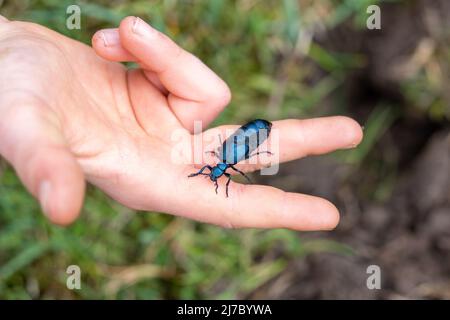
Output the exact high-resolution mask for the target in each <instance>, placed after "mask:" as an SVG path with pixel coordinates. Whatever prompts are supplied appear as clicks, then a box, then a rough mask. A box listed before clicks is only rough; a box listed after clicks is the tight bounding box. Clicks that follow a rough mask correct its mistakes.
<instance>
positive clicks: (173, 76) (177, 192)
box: [0, 16, 362, 230]
mask: <svg viewBox="0 0 450 320" xmlns="http://www.w3.org/2000/svg"><path fill="white" fill-rule="evenodd" d="M118 61H136V62H138V63H139V65H140V68H139V69H134V70H127V69H126V68H125V67H124V66H123V65H121V64H120V63H118ZM0 70H1V72H0V154H1V155H2V156H3V157H4V158H5V159H6V160H7V161H8V162H10V163H11V164H12V166H13V167H14V169H15V170H16V172H17V174H18V176H19V177H20V179H21V181H22V182H23V183H24V185H25V186H26V187H27V189H28V190H29V191H30V193H31V194H32V195H33V196H35V197H36V198H37V199H38V200H39V201H40V203H41V206H42V208H43V212H44V213H45V214H46V216H47V217H48V218H49V220H50V221H51V222H53V223H56V224H59V225H68V224H70V223H72V222H73V221H74V220H75V219H76V218H77V217H78V215H79V213H80V210H81V207H82V204H83V197H84V192H85V184H86V181H87V182H89V183H91V184H93V185H95V186H97V187H98V188H100V189H102V190H103V191H104V192H106V193H107V194H108V195H109V196H111V197H112V198H113V199H115V200H117V201H118V202H120V203H122V204H123V205H125V206H128V207H130V208H134V209H139V210H146V211H159V212H165V213H169V214H173V215H177V216H182V217H186V218H190V219H194V220H197V221H201V222H206V223H211V224H216V225H220V226H223V227H257V228H289V229H295V230H329V229H333V228H334V227H335V226H336V225H337V223H338V221H339V213H338V210H337V209H336V207H335V206H334V205H333V204H331V203H330V202H329V201H327V200H325V199H321V198H318V197H314V196H310V195H304V194H298V193H289V192H284V191H282V190H279V189H276V188H273V187H270V186H262V185H250V184H241V183H237V182H234V181H232V182H231V183H230V186H229V193H230V197H229V198H226V197H225V194H224V190H225V189H224V188H225V182H226V180H227V179H226V178H221V179H219V188H220V189H219V190H222V192H219V194H218V195H216V193H215V191H214V186H213V184H212V182H211V181H209V179H203V178H202V177H197V178H187V176H188V175H189V174H190V173H193V172H196V171H198V167H200V165H197V166H194V165H192V164H176V163H173V162H172V161H170V159H171V150H172V148H173V141H171V134H172V133H173V132H174V130H178V131H180V132H182V134H183V135H185V137H186V138H187V140H190V139H191V138H192V135H193V123H194V121H195V120H201V121H202V122H203V126H204V127H205V126H207V125H208V124H210V123H211V122H212V121H213V120H214V119H215V118H216V117H217V116H218V115H219V114H220V112H221V111H222V110H223V108H225V107H226V105H227V104H228V103H229V101H230V99H231V94H230V90H229V89H228V86H227V85H226V84H225V83H224V82H223V81H222V80H221V79H220V78H219V77H218V76H217V75H216V74H215V73H214V72H213V71H211V70H210V69H209V68H208V67H207V66H206V65H204V64H203V63H202V62H201V61H200V60H199V59H197V58H196V57H195V56H193V55H192V54H190V53H188V52H187V51H185V50H183V49H182V48H180V47H179V46H178V45H176V44H175V43H174V42H173V41H172V40H170V38H168V37H167V36H165V35H163V34H161V33H160V32H158V31H156V30H155V29H153V28H152V27H151V26H150V25H148V24H147V23H145V22H144V21H143V20H141V19H138V18H135V17H127V18H125V19H124V20H123V21H122V22H121V24H120V26H119V27H118V28H115V29H106V30H100V31H98V32H97V33H96V34H95V35H94V36H93V38H92V48H91V47H89V46H86V45H84V44H82V43H79V42H77V41H74V40H72V39H69V38H67V37H65V36H62V35H60V34H58V33H56V32H54V31H52V30H49V29H47V28H44V27H42V26H39V25H36V24H32V23H28V22H18V21H8V20H7V19H6V18H4V17H1V16H0ZM230 127H233V128H235V127H236V128H237V126H227V127H222V128H219V129H220V130H223V129H225V128H230ZM273 129H277V130H279V136H280V144H279V152H280V154H279V160H280V162H285V161H290V160H294V159H298V158H301V157H304V156H307V155H312V154H314V155H316V154H324V153H328V152H331V151H334V150H337V149H346V148H353V147H355V146H357V145H358V144H359V143H360V141H361V139H362V131H361V127H360V125H359V124H358V123H357V122H355V121H354V120H352V119H350V118H347V117H342V116H335V117H325V118H317V119H309V120H297V119H288V120H282V121H274V125H273ZM209 130H216V129H209ZM241 168H243V169H245V171H246V172H248V171H254V170H256V169H258V165H252V166H244V167H241Z"/></svg>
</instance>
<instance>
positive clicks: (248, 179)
mask: <svg viewBox="0 0 450 320" xmlns="http://www.w3.org/2000/svg"><path fill="white" fill-rule="evenodd" d="M230 168H231V169H233V170H234V171H236V172H239V173H240V174H242V175H243V176H244V177H245V179H247V181H248V182H249V183H252V180H250V178H249V177H248V176H247V175H246V174H245V173H243V172H242V171H241V170H239V169H238V168H236V167H235V166H232V165H230Z"/></svg>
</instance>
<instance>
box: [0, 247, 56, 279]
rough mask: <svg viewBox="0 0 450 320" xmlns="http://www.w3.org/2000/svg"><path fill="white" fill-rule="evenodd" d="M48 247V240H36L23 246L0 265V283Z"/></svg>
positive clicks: (40, 254)
mask: <svg viewBox="0 0 450 320" xmlns="http://www.w3.org/2000/svg"><path fill="white" fill-rule="evenodd" d="M50 248H51V245H50V243H49V242H36V243H33V244H31V245H29V246H27V247H25V249H24V250H23V251H22V252H20V253H19V254H18V255H17V256H15V257H14V258H12V259H11V260H9V261H8V262H7V263H6V264H4V265H3V266H1V267H0V283H2V282H3V281H6V280H7V279H8V278H9V277H11V276H12V275H13V274H14V273H16V272H18V271H19V270H21V269H22V268H24V267H26V266H27V265H29V264H30V263H32V262H33V261H34V260H36V259H37V258H39V257H40V256H42V255H43V254H44V253H46V252H47V251H48V250H49V249H50Z"/></svg>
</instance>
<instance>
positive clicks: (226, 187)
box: [224, 172, 231, 198]
mask: <svg viewBox="0 0 450 320" xmlns="http://www.w3.org/2000/svg"><path fill="white" fill-rule="evenodd" d="M224 175H225V176H226V177H227V178H228V181H227V184H226V185H225V190H226V191H225V193H226V194H227V198H228V185H229V184H230V181H231V174H229V173H226V172H225V173H224Z"/></svg>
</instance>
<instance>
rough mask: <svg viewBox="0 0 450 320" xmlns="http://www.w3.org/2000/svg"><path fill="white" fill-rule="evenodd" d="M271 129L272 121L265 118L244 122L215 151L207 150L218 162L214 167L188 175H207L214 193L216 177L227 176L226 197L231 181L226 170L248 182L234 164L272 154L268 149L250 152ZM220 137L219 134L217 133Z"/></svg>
mask: <svg viewBox="0 0 450 320" xmlns="http://www.w3.org/2000/svg"><path fill="white" fill-rule="evenodd" d="M271 129H272V123H271V122H269V121H267V120H262V119H256V120H253V121H250V122H248V123H246V124H244V125H243V126H242V127H240V128H239V129H237V130H236V131H235V132H234V133H233V134H232V135H231V136H229V137H228V138H227V139H226V140H225V142H224V143H223V144H222V146H221V147H220V148H219V149H218V150H217V151H207V152H208V153H213V154H214V155H215V156H216V157H217V158H218V159H219V160H220V162H219V163H217V165H215V166H214V167H212V166H210V165H206V166H204V167H203V168H201V169H200V171H198V172H196V173H192V174H190V175H189V176H188V177H189V178H191V177H195V176H198V175H204V176H209V178H210V179H211V181H213V182H214V184H215V186H216V189H215V191H216V193H217V189H218V188H219V185H218V184H217V179H219V178H220V177H221V176H225V177H227V178H228V181H227V184H226V195H227V197H228V185H229V184H230V181H231V174H229V173H228V172H226V171H227V169H228V168H231V169H233V170H234V171H236V172H239V173H240V174H242V175H243V176H244V177H245V178H246V179H247V180H248V181H249V182H251V180H250V178H249V177H248V176H247V175H246V174H245V173H244V172H242V171H241V170H239V169H237V168H236V167H235V166H234V165H235V164H237V163H238V162H240V161H242V160H245V159H249V158H251V157H253V156H256V155H259V154H262V153H267V154H270V155H272V152H270V151H260V152H256V153H254V154H251V153H252V152H253V151H254V150H255V149H256V148H258V146H259V145H260V144H261V143H263V142H264V141H265V140H266V139H267V138H268V137H269V134H270V130H271ZM219 139H220V135H219ZM206 169H209V171H210V172H209V173H204V172H203V171H205V170H206Z"/></svg>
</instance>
